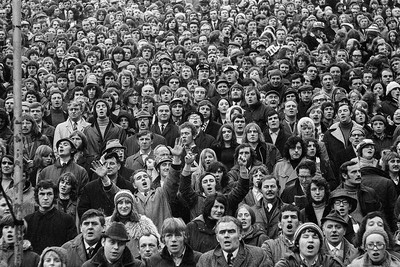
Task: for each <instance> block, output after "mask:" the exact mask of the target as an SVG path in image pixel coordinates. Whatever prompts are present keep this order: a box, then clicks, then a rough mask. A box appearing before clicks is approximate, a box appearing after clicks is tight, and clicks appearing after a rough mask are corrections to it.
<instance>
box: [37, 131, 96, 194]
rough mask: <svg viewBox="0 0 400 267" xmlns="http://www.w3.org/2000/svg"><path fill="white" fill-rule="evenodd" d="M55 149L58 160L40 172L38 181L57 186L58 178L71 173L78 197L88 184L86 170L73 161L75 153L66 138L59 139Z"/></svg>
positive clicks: (74, 148) (73, 147) (72, 145)
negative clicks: (75, 182)
mask: <svg viewBox="0 0 400 267" xmlns="http://www.w3.org/2000/svg"><path fill="white" fill-rule="evenodd" d="M56 149H57V155H58V157H59V158H58V159H57V160H56V162H55V163H54V164H52V165H50V166H47V167H46V168H44V169H43V170H42V171H41V172H40V174H39V178H38V181H42V180H51V181H53V183H54V184H57V182H58V178H59V177H60V176H61V175H62V174H64V173H66V172H71V173H73V174H74V175H75V177H76V179H77V181H78V188H77V192H78V196H80V195H81V193H82V189H83V187H84V186H85V185H86V184H87V183H88V182H89V177H88V174H87V172H86V170H85V169H84V168H83V167H81V166H80V165H78V164H77V163H75V161H74V155H75V153H76V147H75V145H74V143H73V142H72V140H70V139H68V138H63V139H60V140H58V142H57V143H56Z"/></svg>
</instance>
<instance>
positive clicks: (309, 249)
mask: <svg viewBox="0 0 400 267" xmlns="http://www.w3.org/2000/svg"><path fill="white" fill-rule="evenodd" d="M320 246H321V240H320V239H319V237H318V234H317V233H316V232H314V231H313V230H311V229H305V230H303V232H302V233H301V234H300V239H299V248H300V255H301V256H303V257H304V258H313V257H315V256H316V255H317V254H318V251H319V248H320Z"/></svg>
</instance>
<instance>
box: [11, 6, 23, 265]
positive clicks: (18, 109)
mask: <svg viewBox="0 0 400 267" xmlns="http://www.w3.org/2000/svg"><path fill="white" fill-rule="evenodd" d="M21 5H22V4H21V0H13V1H12V25H13V66H14V68H13V92H14V161H15V162H14V166H15V167H14V194H15V199H13V201H14V212H15V216H16V219H17V220H22V202H23V199H22V194H23V186H24V182H23V179H22V178H23V154H22V150H23V143H22V136H21V115H22V93H21V88H22V68H21V63H22V58H21V57H22V48H21V46H22V36H21V34H22V33H21ZM15 234H16V243H15V248H14V249H15V251H14V255H15V257H14V264H15V266H21V263H22V242H23V233H22V226H21V225H19V224H18V225H16V227H15Z"/></svg>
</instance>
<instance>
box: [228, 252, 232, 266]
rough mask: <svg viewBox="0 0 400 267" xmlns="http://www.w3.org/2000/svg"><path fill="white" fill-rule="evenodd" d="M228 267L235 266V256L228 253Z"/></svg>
mask: <svg viewBox="0 0 400 267" xmlns="http://www.w3.org/2000/svg"><path fill="white" fill-rule="evenodd" d="M227 260H228V266H233V254H232V253H228V257H227Z"/></svg>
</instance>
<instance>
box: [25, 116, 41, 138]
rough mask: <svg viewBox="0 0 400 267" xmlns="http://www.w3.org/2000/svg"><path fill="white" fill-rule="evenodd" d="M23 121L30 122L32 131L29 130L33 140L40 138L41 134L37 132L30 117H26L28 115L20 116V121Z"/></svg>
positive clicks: (35, 125) (35, 124)
mask: <svg viewBox="0 0 400 267" xmlns="http://www.w3.org/2000/svg"><path fill="white" fill-rule="evenodd" d="M24 120H27V121H30V122H31V123H32V129H31V132H30V134H31V136H32V138H33V139H39V138H40V137H42V133H41V132H40V131H39V127H38V125H37V123H36V121H35V120H34V119H33V117H32V116H31V115H28V114H24V115H22V117H21V121H24Z"/></svg>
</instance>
